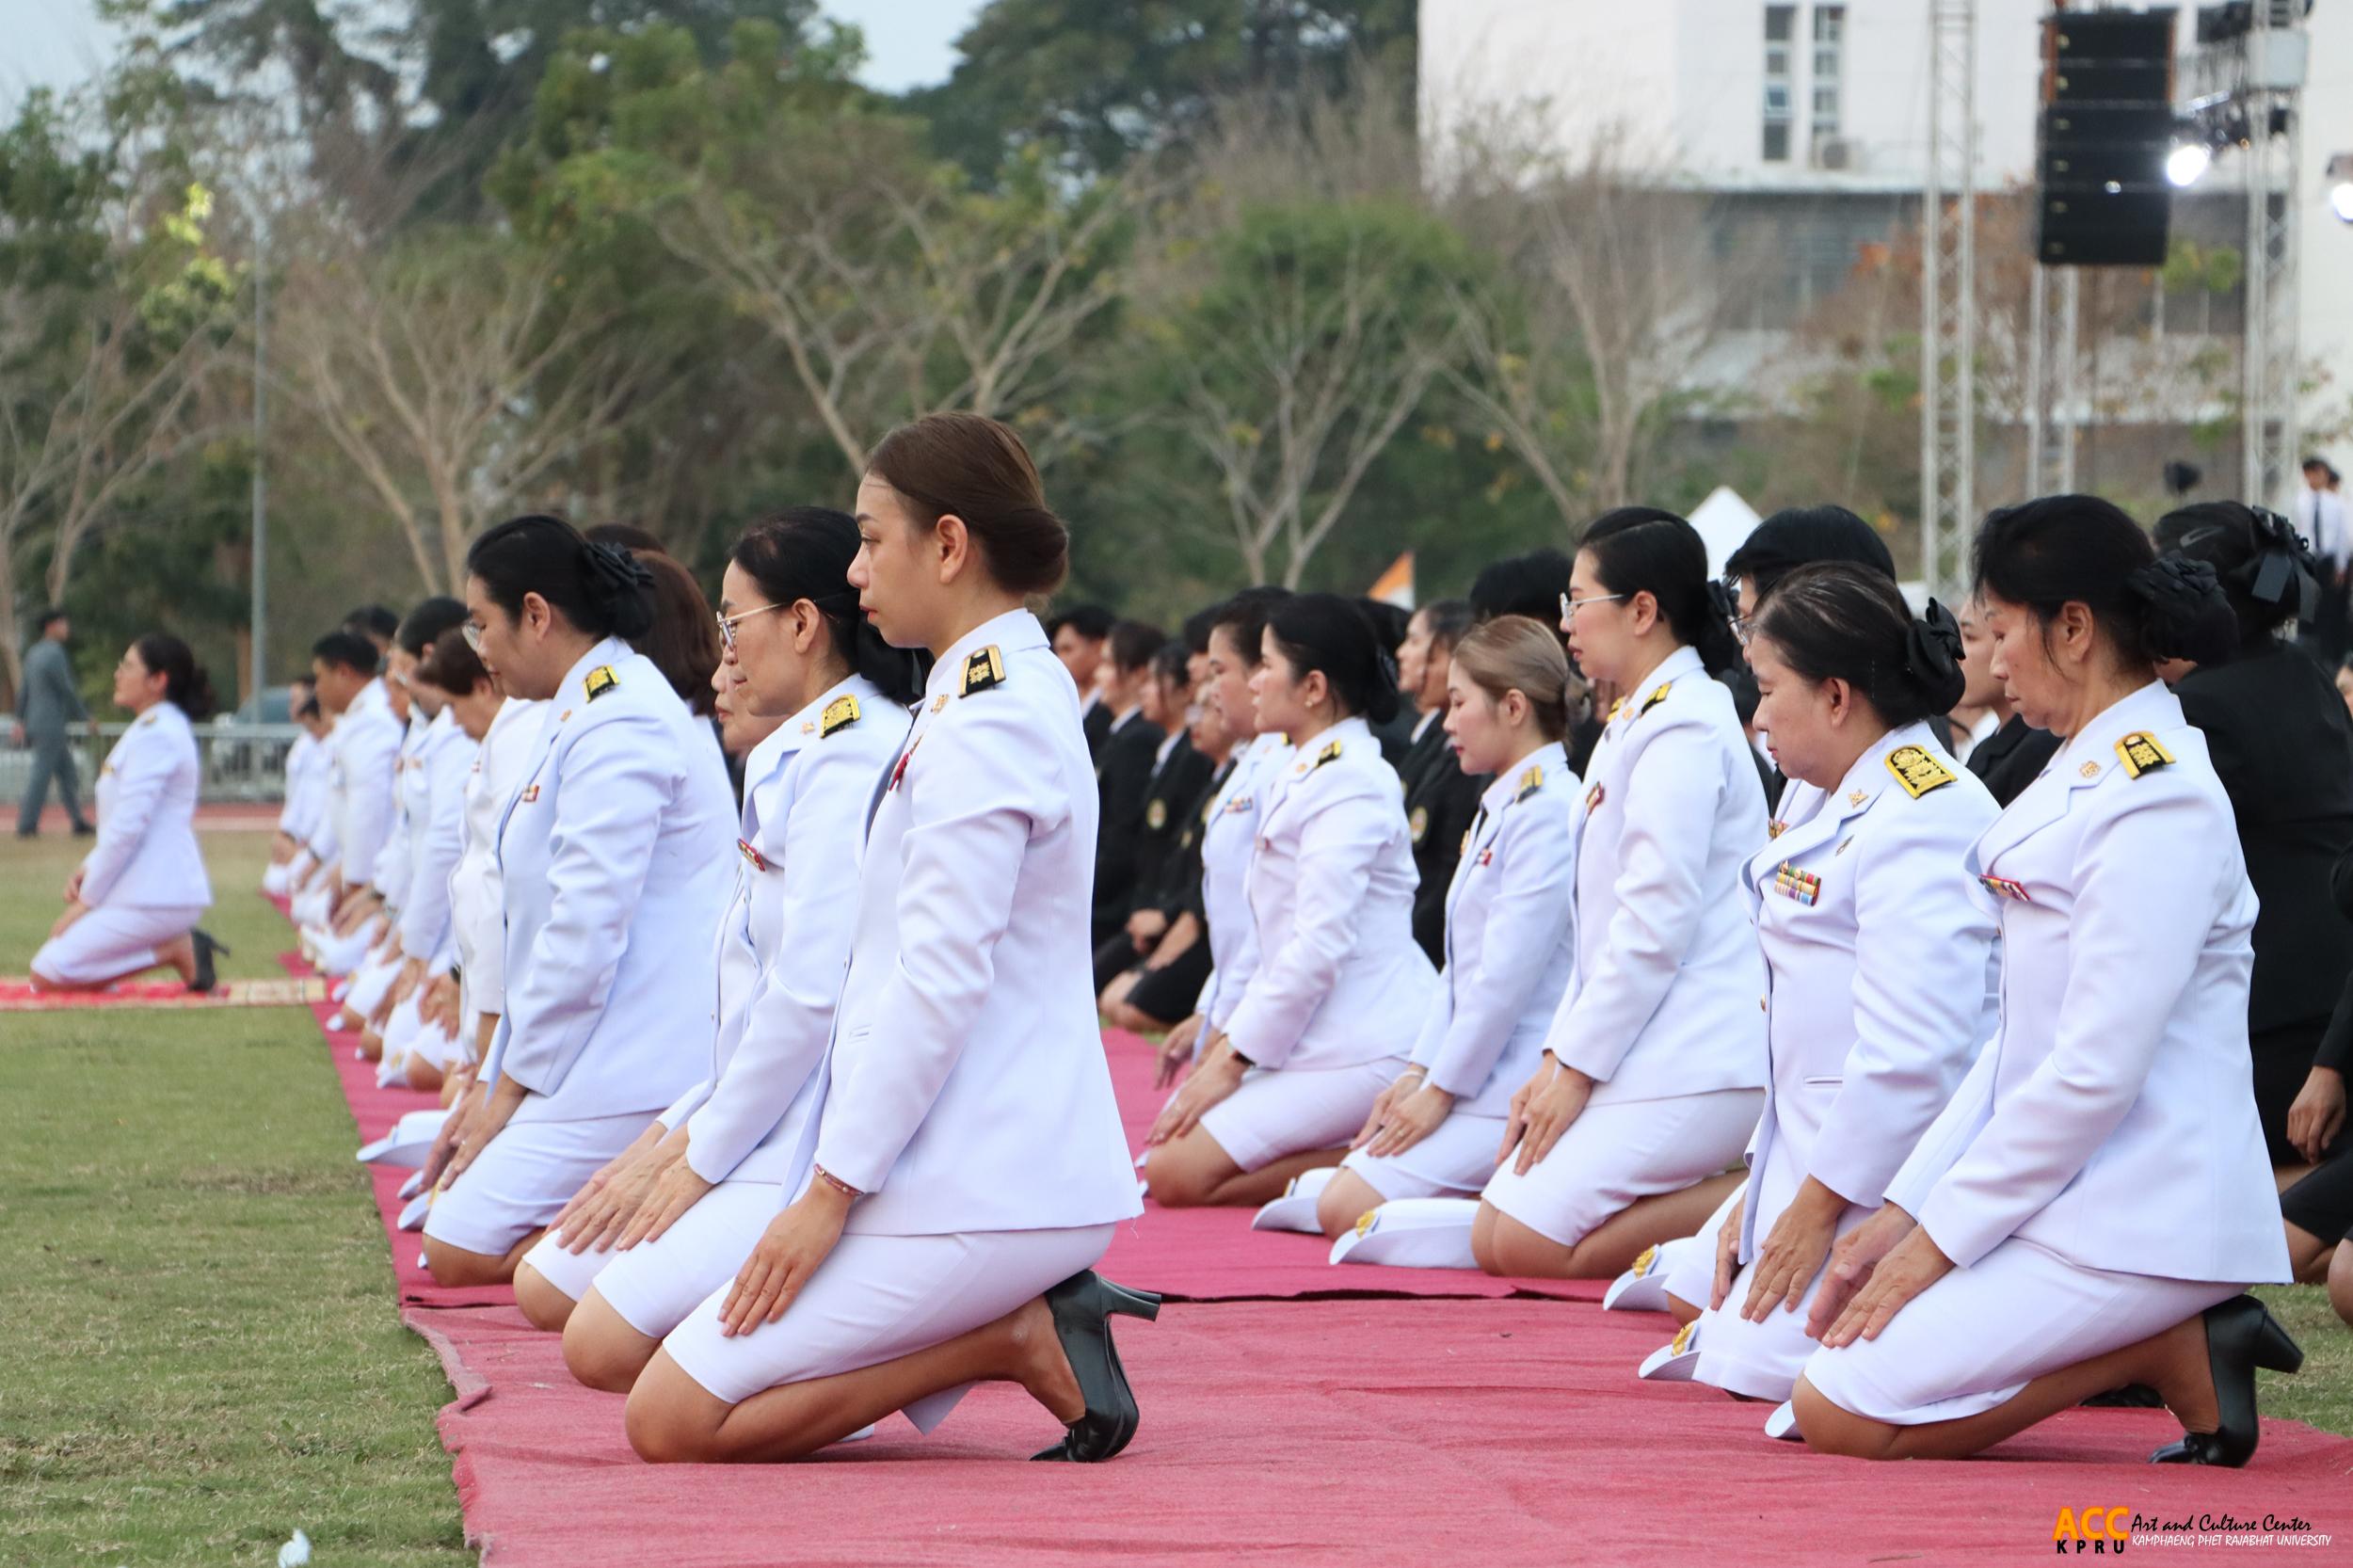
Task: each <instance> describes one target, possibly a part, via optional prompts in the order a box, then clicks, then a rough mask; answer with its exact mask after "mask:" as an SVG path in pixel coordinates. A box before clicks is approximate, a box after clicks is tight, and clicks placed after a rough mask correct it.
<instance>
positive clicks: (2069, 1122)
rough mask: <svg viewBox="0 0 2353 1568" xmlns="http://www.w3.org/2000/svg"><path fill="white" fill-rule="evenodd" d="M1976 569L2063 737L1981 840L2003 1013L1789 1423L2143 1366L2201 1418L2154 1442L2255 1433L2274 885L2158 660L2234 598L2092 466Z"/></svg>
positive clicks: (2028, 697)
mask: <svg viewBox="0 0 2353 1568" xmlns="http://www.w3.org/2000/svg"><path fill="white" fill-rule="evenodd" d="M1977 588H1978V591H1979V593H1980V594H1981V596H1982V597H1983V600H1984V602H1985V604H1986V608H1987V612H1988V619H1989V624H1990V627H1991V630H1992V632H1993V673H1994V675H1995V676H1996V677H1997V678H1999V679H2000V680H2003V681H2004V682H2005V683H2006V684H2007V685H2008V686H2009V690H2010V692H2011V694H2012V695H2013V696H2015V697H2016V698H2017V702H2018V709H2019V712H2021V713H2023V714H2024V715H2025V719H2026V722H2027V723H2029V724H2031V725H2033V726H2035V727H2036V728H2041V729H2048V730H2050V731H2051V732H2052V733H2053V734H2056V735H2060V736H2064V737H2065V738H2066V739H2065V744H2062V745H2061V746H2060V748H2059V751H2058V754H2057V757H2056V758H2055V759H2053V760H2052V763H2051V765H2050V767H2049V768H2048V769H2047V770H2045V771H2044V773H2043V774H2042V776H2041V777H2040V778H2038V779H2036V780H2035V782H2034V783H2033V784H2031V785H2029V786H2028V787H2027V788H2026V790H2025V792H2024V793H2022V794H2020V795H2019V796H2018V798H2017V799H2016V800H2014V801H2012V802H2011V803H2010V806H2009V809H2008V810H2006V811H2005V812H2003V813H2002V815H2001V816H2000V817H1999V818H1998V819H1997V820H1996V821H1995V822H1994V823H1993V826H1991V827H1990V828H1988V829H1987V830H1986V833H1985V835H1984V837H1983V838H1981V839H1979V840H1977V845H1976V847H1975V849H1974V850H1973V851H1972V853H1971V855H1970V856H1969V859H1968V861H1967V863H1966V866H1967V870H1968V871H1969V872H1970V873H1972V874H1974V875H1976V876H1977V877H1979V878H1980V879H1981V880H1982V881H1983V883H1984V884H1985V886H1986V888H1987V889H1988V890H1989V891H1991V892H1993V893H1994V894H1996V895H1997V896H1998V897H1999V898H2000V899H2001V901H2002V902H2001V921H2002V964H2003V969H2002V1005H2001V1027H2000V1030H1999V1032H1997V1033H1996V1035H1995V1036H1994V1039H1993V1043H1992V1044H1991V1045H1989V1046H1988V1047H1986V1048H1985V1050H1984V1051H1983V1052H1982V1053H1981V1054H1980V1055H1979V1056H1978V1058H1977V1064H1976V1065H1975V1066H1973V1067H1972V1068H1971V1069H1970V1071H1969V1076H1968V1077H1967V1079H1966V1080H1963V1082H1962V1084H1961V1090H1960V1092H1959V1093H1958V1094H1957V1095H1956V1096H1954V1098H1953V1101H1952V1103H1951V1105H1949V1106H1948V1107H1946V1109H1945V1112H1944V1113H1943V1114H1942V1115H1941V1116H1939V1117H1938V1118H1937V1120H1936V1122H1935V1124H1934V1125H1933V1126H1931V1127H1930V1128H1929V1131H1928V1133H1927V1135H1926V1136H1925V1137H1924V1138H1923V1139H1922V1140H1921V1143H1920V1146H1919V1147H1918V1149H1917V1150H1915V1151H1914V1153H1913V1156H1912V1158H1911V1159H1910V1160H1908V1161H1906V1163H1905V1165H1904V1167H1903V1169H1902V1170H1901V1171H1899V1172H1898V1173H1897V1176H1896V1177H1895V1179H1894V1180H1893V1181H1891V1182H1890V1183H1889V1184H1888V1189H1887V1203H1886V1205H1885V1207H1883V1208H1881V1210H1880V1212H1879V1213H1878V1214H1876V1215H1874V1216H1873V1217H1872V1218H1871V1220H1870V1221H1869V1222H1868V1223H1867V1224H1864V1225H1863V1226H1862V1227H1860V1228H1859V1229H1857V1230H1855V1231H1854V1232H1852V1233H1851V1234H1850V1235H1849V1236H1847V1237H1846V1238H1845V1239H1843V1240H1841V1241H1840V1242H1839V1243H1838V1245H1837V1246H1836V1247H1835V1248H1834V1249H1833V1255H1832V1267H1831V1274H1830V1278H1829V1283H1828V1284H1827V1285H1825V1286H1824V1287H1823V1288H1822V1290H1821V1292H1820V1294H1819V1295H1818V1296H1817V1299H1816V1301H1815V1304H1814V1308H1813V1313H1812V1318H1813V1321H1814V1323H1815V1325H1816V1328H1817V1332H1819V1334H1820V1336H1821V1342H1822V1348H1821V1349H1820V1350H1819V1351H1817V1352H1815V1354H1814V1357H1813V1358H1812V1359H1811V1360H1810V1361H1808V1362H1807V1363H1806V1368H1805V1375H1804V1377H1803V1378H1802V1379H1801V1380H1800V1382H1799V1384H1798V1387H1797V1391H1796V1394H1795V1397H1794V1400H1793V1403H1794V1406H1795V1414H1796V1416H1797V1424H1798V1430H1799V1431H1800V1432H1801V1433H1802V1434H1803V1435H1804V1437H1805V1440H1806V1441H1807V1442H1808V1443H1810V1444H1812V1445H1813V1446H1814V1447H1815V1448H1820V1449H1823V1450H1825V1451H1828V1452H1832V1453H1842V1454H1853V1455H1860V1456H1863V1457H1865V1458H1874V1459H1913V1458H1918V1459H1957V1458H1960V1457H1961V1456H1963V1455H1966V1454H1973V1453H1976V1452H1977V1451H1978V1450H1980V1449H1982V1448H1987V1447H1989V1446H1991V1445H1993V1444H1994V1443H1998V1442H2000V1441H2001V1440H2002V1439H2003V1438H2005V1437H2008V1436H2009V1435H2010V1434H2011V1433H2013V1432H2020V1431H2023V1430H2024V1429H2025V1428H2027V1427H2029V1426H2032V1425H2033V1424H2034V1423H2036V1422H2037V1421H2040V1420H2041V1419H2042V1418H2043V1417H2044V1416H2049V1415H2051V1414H2052V1413H2053V1412H2055V1411H2058V1410H2063V1409H2065V1408H2067V1407H2069V1406H2071V1405H2073V1404H2076V1403H2079V1402H2080V1401H2081V1400H2084V1399H2085V1398H2087V1397H2088V1396H2089V1395H2093V1394H2098V1393H2102V1392H2105V1391H2106V1390H2108V1389H2112V1388H2115V1387H2118V1386H2119V1385H2121V1384H2130V1383H2141V1384H2148V1385H2149V1386H2151V1387H2153V1388H2154V1389H2155V1390H2156V1391H2157V1392H2158V1394H2159V1395H2160V1396H2162V1397H2163V1398H2164V1400H2165V1402H2166V1404H2167V1406H2168V1407H2169V1408H2170V1409H2171V1410H2172V1412H2173V1413H2174V1415H2175V1416H2177V1417H2179V1419H2180V1420H2181V1422H2182V1425H2183V1426H2184V1428H2185V1429H2186V1432H2187V1435H2186V1436H2185V1438H2184V1439H2183V1440H2182V1441H2181V1442H2178V1443H2174V1444H2171V1445H2169V1446H2168V1447H2167V1448H2161V1449H2159V1450H2158V1451H2157V1452H2156V1453H2155V1454H2154V1455H2153V1456H2152V1457H2153V1459H2156V1460H2158V1461H2174V1462H2182V1461H2186V1462H2190V1463H2198V1464H2230V1465H2238V1464H2245V1463H2247V1460H2248V1458H2249V1456H2250V1455H2251V1454H2252V1453H2253V1452H2254V1449H2255V1440H2256V1435H2257V1432H2256V1420H2255V1368H2256V1367H2258V1366H2262V1367H2269V1368H2274V1369H2276V1370H2280V1371H2293V1370H2295V1368H2296V1367H2297V1363H2298V1362H2300V1360H2301V1359H2302V1357H2301V1353H2300V1352H2298V1351H2297V1348H2296V1346H2295V1344H2294V1342H2293V1341H2291V1340H2290V1339H2289V1338H2288V1336H2287V1335H2286V1334H2285V1333H2284V1332H2283V1331H2282V1330H2281V1328H2280V1326H2279V1324H2277V1323H2276V1322H2274V1321H2272V1320H2271V1318H2270V1316H2269V1314H2267V1313H2266V1312H2265V1310H2264V1308H2263V1306H2262V1304H2260V1303H2258V1302H2256V1301H2255V1300H2254V1298H2252V1297H2250V1296H2242V1295H2241V1294H2240V1292H2241V1291H2242V1290H2243V1289H2244V1288H2246V1286H2247V1285H2248V1284H2249V1282H2259V1281H2284V1280H2286V1279H2287V1278H2288V1259H2287V1248H2286V1243H2285V1241H2284V1240H2283V1239H2282V1237H2281V1227H2280V1201H2279V1196H2278V1193H2277V1192H2276V1190H2275V1188H2274V1186H2273V1183H2272V1179H2271V1161H2270V1159H2269V1157H2268V1155H2267V1153H2266V1151H2265V1144H2264V1135H2263V1129H2262V1127H2261V1125H2260V1123H2259V1120H2258V1117H2257V1114H2256V1110H2255V1098H2254V1089H2253V1083H2252V1080H2251V1079H2250V1077H2249V1065H2248V1063H2249V1055H2248V1045H2247V994H2248V980H2249V974H2250V972H2251V970H2252V968H2253V964H2254V957H2253V948H2252V946H2251V933H2252V931H2253V929H2254V919H2255V897H2254V894H2253V891H2252V890H2251V889H2250V888H2249V885H2248V880H2247V868H2246V866H2245V864H2244V862H2243V861H2242V860H2241V858H2240V855H2239V841H2238V835H2237V833H2236V832H2235V831H2234V830H2233V818H2232V812H2231V803H2230V798H2229V796H2228V795H2226V794H2225V793H2224V792H2223V790H2222V785H2221V782H2220V780H2219V779H2218V778H2217V776H2216V775H2215V771H2214V764H2213V762H2212V760H2210V758H2209V757H2208V755H2207V750H2206V743H2205V739H2204V737H2203V736H2202V735H2201V733H2200V731H2199V730H2198V729H2197V728H2196V727H2194V726H2192V725H2190V724H2189V723H2187V722H2186V721H2185V719H2184V718H2183V716H2182V705H2181V703H2180V702H2179V701H2177V700H2176V699H2175V698H2174V696H2173V694H2172V693H2171V692H2169V691H2168V690H2167V689H2166V687H2165V684H2164V683H2163V682H2162V681H2160V680H2158V679H2157V674H2156V664H2157V662H2158V661H2160V660H2164V659H2171V658H2187V659H2196V660H2200V661H2201V662H2202V661H2205V660H2207V659H2210V658H2214V657H2217V656H2218V655H2221V654H2225V653H2227V652H2228V651H2229V649H2230V648H2231V646H2232V644H2233V641H2234V639H2235V636H2236V632H2235V628H2234V626H2233V618H2232V615H2231V610H2230V605H2229V602H2228V601H2227V600H2225V599H2224V598H2223V595H2222V593H2221V590H2220V589H2219V588H2218V587H2217V584H2216V582H2215V577H2214V572H2213V568H2210V567H2208V566H2206V565H2205V564H2204V563H2203V562H2191V561H2185V560H2184V559H2182V558H2181V557H2179V556H2167V557H2165V558H2163V559H2154V558H2153V552H2152V547H2151V545H2150V543H2149V536H2147V535H2146V534H2143V533H2142V532H2141V531H2140V528H2139V527H2138V526H2137V524H2136V523H2134V521H2133V520H2131V519H2130V518H2128V517H2126V516H2125V515H2124V514H2123V513H2122V512H2120V511H2118V510H2117V509H2116V508H2115V507H2114V506H2111V505H2110V504H2107V503H2106V502H2105V501H2100V500H2097V499H2094V498H2092V497H2089V496H2054V497H2049V498H2046V499H2044V500H2041V501H2036V502H2030V503H2028V504H2025V505H2023V506H2015V507H2010V508H2007V509H2005V510H2003V511H1998V512H1995V513H1993V515H1992V516H1991V517H1989V518H1988V519H1987V520H1986V521H1985V524H1984V527H1983V528H1982V529H1981V530H1980V531H1979V533H1978V535H1977ZM1887 918H1889V919H1894V920H1909V919H1910V918H1911V915H1910V911H1909V910H1899V911H1894V912H1891V913H1890V915H1889V916H1888V917H1887ZM1866 1276H1867V1278H1866ZM1858 1283H1861V1288H1860V1289H1859V1290H1857V1289H1855V1286H1856V1285H1857V1284H1858Z"/></svg>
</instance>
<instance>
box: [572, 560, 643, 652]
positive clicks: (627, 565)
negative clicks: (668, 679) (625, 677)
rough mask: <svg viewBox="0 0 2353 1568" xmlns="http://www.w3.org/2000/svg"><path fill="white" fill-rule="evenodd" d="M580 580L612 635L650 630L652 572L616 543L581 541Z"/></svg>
mask: <svg viewBox="0 0 2353 1568" xmlns="http://www.w3.org/2000/svg"><path fill="white" fill-rule="evenodd" d="M581 548H582V549H583V550H584V552H586V553H585V557H584V560H583V562H582V570H581V581H582V584H583V586H584V587H585V588H586V589H587V591H588V599H589V602H591V603H593V604H594V605H596V607H597V608H598V609H599V610H600V611H602V612H603V617H604V621H605V624H606V625H607V626H609V627H611V628H612V630H613V635H615V636H616V637H620V638H622V639H624V640H629V641H633V640H635V639H636V638H639V637H642V636H644V635H645V634H646V633H647V632H650V631H651V630H653V573H652V572H651V571H650V570H648V568H647V567H646V565H645V563H644V562H642V561H640V560H638V559H637V557H635V556H634V555H632V554H631V553H630V552H628V551H626V550H622V549H620V548H618V547H617V546H615V545H609V544H591V543H587V542H586V541H583V543H582V546H581Z"/></svg>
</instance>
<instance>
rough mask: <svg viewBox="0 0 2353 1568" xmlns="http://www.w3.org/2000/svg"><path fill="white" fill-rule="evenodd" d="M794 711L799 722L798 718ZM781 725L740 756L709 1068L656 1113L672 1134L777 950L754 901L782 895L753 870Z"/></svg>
mask: <svg viewBox="0 0 2353 1568" xmlns="http://www.w3.org/2000/svg"><path fill="white" fill-rule="evenodd" d="M793 716H794V718H795V719H797V718H798V717H799V716H800V715H798V714H794V715H793ZM786 728H787V727H783V726H779V727H778V728H776V729H774V730H771V731H770V732H769V733H768V734H767V735H766V736H765V737H763V738H762V739H761V741H760V744H758V745H755V746H754V747H752V749H751V750H750V751H748V752H746V753H745V754H744V808H743V812H742V815H741V818H740V825H741V826H742V828H743V830H744V836H743V837H742V838H740V839H738V840H735V850H736V867H735V896H734V897H733V898H732V899H730V900H729V901H728V907H727V912H726V913H725V914H723V915H721V916H720V917H719V926H718V929H717V930H716V931H714V932H713V933H712V954H711V961H712V971H713V974H714V976H715V978H716V981H717V984H718V990H717V992H716V993H715V996H716V1001H715V1004H714V1005H713V1006H712V1011H711V1035H712V1070H711V1071H710V1072H708V1073H706V1074H704V1075H703V1077H702V1078H701V1079H699V1080H696V1082H695V1084H694V1085H693V1086H692V1087H690V1088H689V1089H688V1090H687V1091H686V1093H684V1094H682V1095H680V1096H679V1097H678V1098H677V1099H675V1100H673V1101H671V1102H670V1107H669V1109H668V1110H666V1111H664V1112H662V1114H661V1115H659V1116H656V1117H655V1118H654V1120H655V1121H658V1122H660V1123H661V1124H662V1125H663V1126H664V1128H669V1129H671V1130H672V1131H676V1130H677V1129H678V1128H680V1127H681V1126H683V1125H685V1122H686V1118H687V1117H689V1116H691V1115H693V1114H694V1113H695V1112H696V1111H698V1110H700V1109H701V1107H702V1104H703V1102H704V1101H705V1100H707V1099H709V1098H710V1097H711V1090H712V1085H713V1084H714V1083H716V1082H717V1081H718V1072H719V1069H720V1068H722V1067H725V1066H726V1065H727V1062H728V1057H729V1056H731V1055H733V1054H734V1050H735V1046H736V1042H737V1040H738V1038H739V1037H740V1035H741V1034H742V1032H743V1028H744V1010H745V1009H746V1008H748V1007H749V1006H750V1005H751V1001H752V996H753V994H754V993H755V992H756V991H758V990H759V988H760V977H761V976H762V975H763V974H764V973H765V972H766V970H767V967H768V960H769V959H770V958H771V957H772V956H774V954H775V952H776V949H775V947H774V945H773V944H774V938H775V927H776V921H775V920H769V921H767V922H766V927H765V929H766V931H767V934H768V936H769V938H770V943H771V945H770V946H768V947H766V948H762V947H761V946H760V942H759V938H758V936H755V934H754V932H753V929H752V927H753V923H754V922H753V918H752V915H753V911H752V906H753V904H755V903H757V904H760V905H761V907H762V908H767V907H769V906H771V905H774V904H776V903H777V902H778V901H779V900H780V899H781V898H782V897H783V891H784V889H783V884H782V882H781V880H776V881H773V882H770V883H769V884H768V885H767V886H764V887H763V886H762V885H761V883H760V881H757V880H755V879H754V872H756V871H759V870H760V869H763V868H764V867H765V866H766V865H767V864H768V862H767V859H766V856H764V855H763V854H762V853H761V852H762V850H763V848H764V847H765V846H763V844H762V843H761V824H763V823H768V822H774V821H776V820H777V819H778V818H779V817H780V815H781V813H780V812H778V811H776V810H775V809H773V808H775V807H776V805H777V803H778V801H779V799H780V792H781V791H782V790H783V788H784V777H785V772H786V764H787V763H788V762H789V761H790V760H792V744H793V737H792V736H791V735H789V734H788V733H787V732H786ZM714 1179H715V1178H714Z"/></svg>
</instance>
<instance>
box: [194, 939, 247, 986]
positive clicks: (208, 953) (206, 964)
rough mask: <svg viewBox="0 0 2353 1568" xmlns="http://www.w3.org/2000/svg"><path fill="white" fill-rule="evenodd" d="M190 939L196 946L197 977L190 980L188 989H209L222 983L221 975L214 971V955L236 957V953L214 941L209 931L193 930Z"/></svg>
mask: <svg viewBox="0 0 2353 1568" xmlns="http://www.w3.org/2000/svg"><path fill="white" fill-rule="evenodd" d="M188 940H189V941H190V942H192V943H193V944H195V947H196V978H195V979H194V980H191V981H189V982H188V989H189V990H191V991H199V992H201V991H209V990H211V989H212V988H213V987H214V986H216V985H218V984H220V976H219V975H217V974H216V973H214V972H213V955H214V954H215V953H218V954H220V956H221V957H223V958H234V957H235V956H236V954H235V953H233V952H230V951H229V950H228V949H227V948H225V947H222V946H221V945H220V944H219V943H218V942H216V941H214V940H213V938H212V935H211V933H209V932H205V931H191V932H189V933H188Z"/></svg>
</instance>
